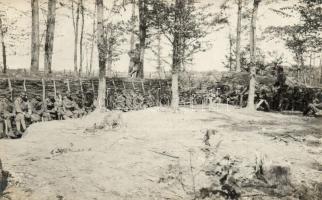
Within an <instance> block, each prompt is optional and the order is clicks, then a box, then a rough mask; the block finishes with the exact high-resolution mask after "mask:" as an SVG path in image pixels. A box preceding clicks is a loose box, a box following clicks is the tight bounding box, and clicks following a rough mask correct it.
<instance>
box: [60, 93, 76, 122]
mask: <svg viewBox="0 0 322 200" xmlns="http://www.w3.org/2000/svg"><path fill="white" fill-rule="evenodd" d="M75 104H76V103H75V102H74V101H73V99H72V97H71V95H70V94H67V95H66V96H64V97H63V119H70V118H73V117H74V113H73V112H74V111H75Z"/></svg>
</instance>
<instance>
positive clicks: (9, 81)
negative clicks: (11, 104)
mask: <svg viewBox="0 0 322 200" xmlns="http://www.w3.org/2000/svg"><path fill="white" fill-rule="evenodd" d="M8 87H9V91H10V99H11V101H13V94H12V91H13V90H12V85H11V80H10V78H8Z"/></svg>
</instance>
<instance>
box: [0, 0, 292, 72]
mask: <svg viewBox="0 0 322 200" xmlns="http://www.w3.org/2000/svg"><path fill="white" fill-rule="evenodd" d="M61 2H64V1H59V3H58V5H57V13H56V14H57V19H56V23H57V24H56V32H55V41H54V55H53V70H67V71H68V70H71V71H73V66H74V64H73V54H74V52H73V49H74V34H73V33H74V30H73V24H72V23H73V21H72V12H71V10H69V9H68V8H66V7H64V6H61V5H62V4H61ZM107 2H110V1H105V3H106V4H108V3H107ZM205 2H206V1H205ZM209 2H210V1H209ZM294 2H296V1H295V0H292V1H287V2H279V3H272V4H270V5H263V6H261V7H260V8H259V16H258V22H257V24H258V27H257V30H258V31H257V32H258V35H257V37H258V38H259V40H258V42H257V43H258V46H259V47H260V48H261V49H262V50H263V52H264V53H266V54H267V56H266V59H268V60H269V59H271V58H270V56H269V55H270V54H271V53H272V52H274V51H278V52H279V54H281V55H283V56H284V60H285V61H284V62H285V63H284V64H285V65H291V64H294V63H295V61H294V60H293V55H292V53H291V52H290V51H288V50H286V48H285V47H284V43H283V41H281V40H272V41H265V40H261V37H262V34H261V32H263V31H264V30H265V28H266V27H268V26H279V25H286V24H293V23H296V22H297V19H296V18H288V19H285V18H283V17H281V16H280V15H278V14H276V13H275V12H273V11H272V9H278V8H280V7H283V6H288V5H292V4H293V3H294ZM84 3H85V7H86V8H87V9H89V10H91V11H92V10H94V5H95V4H94V3H95V2H94V1H93V2H92V1H85V2H84ZM46 5H47V2H46V1H40V8H41V9H40V16H39V18H40V41H41V43H42V44H43V43H44V40H45V35H44V30H45V25H44V23H45V20H46V9H47V8H46ZM0 6H1V11H0V12H1V13H4V15H5V16H4V18H5V19H7V20H8V22H9V23H12V22H14V24H15V26H17V27H18V29H14V30H10V29H9V30H8V31H9V33H8V34H12V35H17V36H16V37H17V38H18V39H16V40H15V39H14V38H8V39H7V40H11V41H9V43H10V45H8V47H7V51H8V58H7V64H8V67H9V68H29V63H30V38H31V37H30V32H31V8H30V3H29V1H21V0H0ZM107 6H110V5H107ZM216 9H219V8H218V7H217V8H216ZM246 9H250V7H249V8H246ZM236 10H237V4H236V5H232V6H231V7H230V8H228V9H227V10H225V13H226V15H227V16H228V19H229V21H230V23H229V24H228V25H227V26H225V27H224V28H223V29H221V30H219V31H217V32H214V33H213V34H210V35H209V36H207V39H209V40H210V41H211V43H212V48H211V49H209V50H208V51H206V52H202V53H198V54H196V55H195V56H194V61H193V65H191V66H188V69H190V70H196V71H206V70H219V71H222V70H227V69H226V68H225V67H224V65H223V62H224V61H225V56H226V55H227V54H228V53H229V33H232V34H234V35H235V30H236V20H237V15H236V14H237V12H236ZM120 12H121V15H118V16H112V17H110V19H111V20H115V21H120V20H129V18H130V16H131V5H130V4H129V5H126V6H125V7H124V8H122V9H121V10H120ZM137 13H138V12H137ZM106 15H107V16H108V15H109V14H108V13H107V12H106ZM107 16H106V17H107ZM248 24H249V21H248V20H244V21H243V25H244V26H245V25H248ZM91 32H92V19H91V18H90V17H89V16H88V15H87V16H86V17H85V37H86V34H90V33H91ZM20 34H22V36H21V37H20V36H19V35H20ZM127 37H128V38H127V39H128V42H125V43H124V44H123V45H122V46H121V49H122V50H123V53H122V54H121V55H120V59H119V60H118V61H116V62H114V64H113V70H115V71H122V72H126V71H127V70H128V63H129V57H128V55H127V51H128V49H129V48H130V47H129V45H130V44H129V43H130V42H129V40H130V34H128V36H127ZM241 43H242V44H241V45H242V47H245V46H246V45H248V44H249V35H248V31H244V33H243V34H242V42H241ZM84 46H87V48H89V47H90V44H87V45H86V44H85V45H84ZM163 46H164V47H163V51H164V52H163V56H164V57H165V59H167V60H169V62H170V61H171V56H168V55H169V53H170V52H171V47H170V46H169V45H168V44H165V41H163ZM84 48H85V47H84ZM84 51H85V52H88V51H89V49H87V50H86V49H85V50H84ZM94 51H95V54H97V52H96V51H97V50H96V48H95V50H94ZM17 55H18V56H17ZM87 57H88V56H87ZM87 57H86V56H85V57H84V64H83V65H84V66H83V70H84V69H85V67H86V66H85V65H86V62H88V61H86V59H88V58H87ZM42 58H43V49H41V55H40V69H41V70H42V69H43V66H44V64H43V59H42ZM27 63H28V65H27ZM93 64H94V66H97V65H98V61H97V56H94V61H93ZM156 66H157V58H156V57H155V55H154V54H153V53H152V51H151V50H149V49H147V50H146V55H145V71H155V70H156ZM94 68H95V70H97V67H94ZM165 69H166V70H169V69H170V65H166V64H165Z"/></svg>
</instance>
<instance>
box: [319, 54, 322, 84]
mask: <svg viewBox="0 0 322 200" xmlns="http://www.w3.org/2000/svg"><path fill="white" fill-rule="evenodd" d="M319 67H320V83H321V84H322V55H320V64H319Z"/></svg>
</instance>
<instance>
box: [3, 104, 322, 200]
mask: <svg viewBox="0 0 322 200" xmlns="http://www.w3.org/2000/svg"><path fill="white" fill-rule="evenodd" d="M104 115H106V113H94V114H92V115H91V116H88V117H86V118H85V119H82V120H70V121H55V122H49V123H40V124H36V125H33V126H32V127H30V129H29V130H28V133H29V134H28V135H27V136H26V137H24V138H23V139H21V140H0V157H1V159H2V162H3V166H4V168H5V169H6V170H8V171H10V173H11V175H12V178H10V186H9V188H8V189H7V191H6V192H7V196H10V197H11V199H15V200H19V199H21V200H29V199H30V200H47V199H48V200H62V199H64V200H73V199H79V200H89V199H93V200H94V199H96V200H103V199H104V200H105V199H147V200H148V199H149V200H150V199H192V198H193V197H196V196H198V197H199V198H205V199H206V198H210V197H206V196H207V195H208V193H211V192H213V193H215V192H214V191H215V190H210V188H218V186H220V188H221V189H220V190H221V191H226V193H229V192H227V191H228V190H227V189H223V187H222V186H224V185H230V186H232V185H233V184H232V178H234V179H235V180H236V181H235V184H236V187H235V186H234V191H235V192H237V193H238V194H239V197H240V198H242V199H252V196H257V195H258V196H261V198H265V196H267V195H272V196H270V197H269V198H268V199H273V197H274V198H277V199H280V198H281V196H278V195H283V194H280V193H278V192H276V190H274V191H273V193H272V191H268V190H262V189H258V188H255V187H250V188H249V189H245V188H246V187H249V186H246V185H247V184H248V185H249V183H250V181H253V180H254V178H253V177H254V174H255V171H256V170H254V168H256V166H258V163H259V161H260V162H261V163H262V166H263V167H264V168H267V169H268V168H269V167H270V166H282V167H283V169H284V167H285V169H290V171H288V172H287V184H288V183H291V184H290V185H291V188H292V191H293V193H294V190H296V191H299V189H297V188H298V187H300V185H304V186H307V187H308V188H309V187H311V186H312V187H315V189H316V190H317V191H315V192H316V193H318V192H319V190H321V189H322V187H321V188H320V186H321V182H322V157H321V155H322V140H321V137H322V133H321V130H322V124H321V123H320V121H319V119H313V118H302V117H296V116H293V117H291V116H286V115H281V114H272V113H262V112H256V113H248V112H247V111H245V110H241V109H235V108H233V107H228V108H227V107H225V106H221V107H219V108H217V109H216V108H213V109H211V110H201V109H200V108H196V109H188V108H183V109H181V111H180V112H178V113H172V112H169V111H168V110H167V109H165V108H161V109H160V108H154V109H149V110H145V111H137V112H130V113H124V114H123V121H124V123H123V127H122V128H121V129H117V130H112V131H104V130H99V131H97V132H95V133H94V132H85V133H84V130H85V128H87V127H90V126H92V125H93V124H94V123H95V122H96V121H98V119H101V118H102V117H103V116H104ZM207 130H212V131H210V132H209V133H210V134H209V140H208V139H207V138H205V134H206V131H207ZM205 139H206V140H207V141H208V142H209V144H210V146H207V145H205ZM256 163H257V164H256ZM225 173H226V176H227V177H229V178H228V179H227V177H225V180H223V179H222V178H223V176H224V175H225ZM257 178H258V177H257ZM266 180H270V179H268V178H266ZM217 182H218V184H219V185H218V184H217V185H216V184H214V183H217ZM222 182H224V183H222ZM246 183H247V184H246ZM319 183H320V184H319ZM317 186H318V187H317ZM206 189H207V190H206ZM204 191H206V193H205V194H206V195H205V194H203V193H204ZM216 191H217V190H216ZM283 191H284V190H283ZM285 191H287V189H285ZM274 192H275V193H274ZM320 192H321V193H322V191H320ZM302 193H303V192H302ZM302 193H301V194H302ZM211 195H215V194H211ZM211 195H210V196H211ZM216 195H220V194H219V193H218V194H216ZM231 195H232V194H231ZM288 195H289V194H284V196H288ZM314 195H315V196H316V194H314ZM208 196H209V195H208ZM221 197H222V198H224V197H223V195H221ZM316 197H317V196H316ZM294 198H295V199H296V197H294ZM218 199H219V198H218Z"/></svg>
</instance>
